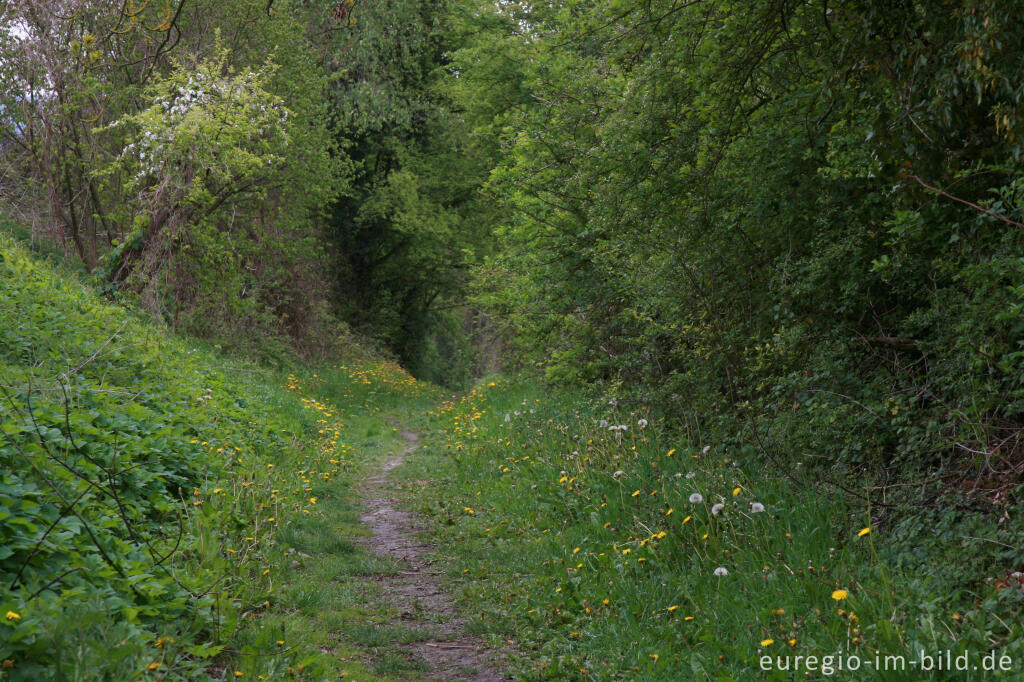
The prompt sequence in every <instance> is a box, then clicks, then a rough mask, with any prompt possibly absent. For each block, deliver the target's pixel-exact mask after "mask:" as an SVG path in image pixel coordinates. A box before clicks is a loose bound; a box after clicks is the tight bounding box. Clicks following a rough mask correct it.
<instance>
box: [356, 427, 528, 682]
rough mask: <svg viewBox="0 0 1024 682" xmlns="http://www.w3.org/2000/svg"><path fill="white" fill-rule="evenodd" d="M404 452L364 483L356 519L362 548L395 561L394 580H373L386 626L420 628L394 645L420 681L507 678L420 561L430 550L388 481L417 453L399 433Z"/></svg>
mask: <svg viewBox="0 0 1024 682" xmlns="http://www.w3.org/2000/svg"><path fill="white" fill-rule="evenodd" d="M402 436H403V438H405V440H406V441H407V443H408V445H407V446H406V448H405V449H404V450H403V451H402V452H400V453H398V454H396V455H393V456H391V457H389V458H387V459H385V460H384V461H383V462H382V463H381V464H380V465H379V467H378V468H377V470H376V471H375V472H374V473H373V474H372V475H371V476H370V477H369V478H367V479H366V480H365V481H364V484H363V493H362V495H363V500H362V505H363V509H364V511H363V512H362V514H361V515H360V520H361V521H362V522H363V523H364V524H365V525H366V526H367V527H369V528H370V530H371V531H372V536H371V537H369V538H367V539H366V540H365V541H364V547H365V548H366V549H367V550H368V551H370V552H372V553H374V554H378V555H381V556H386V557H390V558H392V559H395V560H397V561H399V562H400V565H401V569H402V570H401V571H399V573H398V574H397V575H385V576H381V577H380V578H379V580H380V582H381V587H382V588H383V592H384V595H385V599H386V600H387V602H388V605H389V606H390V607H391V608H393V609H394V610H395V611H396V612H397V613H396V615H395V616H394V619H393V621H392V622H391V623H390V625H392V626H393V627H405V628H409V629H413V628H415V629H417V630H423V629H426V630H427V631H428V632H429V633H430V636H429V638H428V639H420V640H419V641H414V642H409V643H407V644H402V645H400V646H401V648H403V649H404V650H406V651H408V652H409V653H410V654H411V655H413V656H414V657H416V658H417V659H419V660H422V661H423V662H424V663H425V664H426V665H427V666H428V667H429V670H428V672H427V673H426V677H427V678H428V679H432V680H444V681H445V682H449V681H455V680H464V681H465V682H502V681H504V680H508V679H511V678H509V677H506V676H504V675H502V674H501V673H500V672H499V670H500V669H501V668H502V667H504V666H502V665H501V663H502V660H501V659H502V658H503V656H501V655H500V654H496V653H495V652H491V651H488V650H487V649H486V648H485V647H484V645H483V644H482V643H481V642H480V641H479V640H478V639H476V638H474V637H472V636H471V635H469V634H468V633H467V632H466V628H465V622H464V621H463V620H462V619H461V618H460V617H459V615H458V611H457V609H456V607H455V604H454V601H453V599H452V596H451V595H450V594H448V593H447V592H446V591H445V590H444V587H443V585H442V583H441V579H440V577H439V576H440V574H439V572H438V571H437V570H435V569H434V568H433V567H432V566H431V564H430V563H429V562H428V561H427V560H426V559H425V557H426V555H427V554H428V553H429V552H430V551H431V550H432V549H433V548H432V547H431V546H430V545H428V544H425V543H424V542H422V541H421V540H419V539H417V536H418V535H419V531H420V527H419V526H418V524H417V519H416V517H415V516H414V515H413V514H410V513H409V512H407V511H405V510H403V509H401V508H400V507H399V505H398V500H397V498H396V496H395V495H394V494H393V493H395V491H396V490H397V489H400V488H401V485H402V484H401V483H397V482H396V481H394V479H393V478H392V471H393V470H394V469H395V468H397V467H398V466H400V465H401V464H402V463H403V462H404V461H405V459H406V458H407V457H408V456H409V455H410V454H411V453H412V452H413V451H414V450H415V449H416V448H417V444H418V441H419V437H418V436H417V435H416V434H415V433H411V432H408V431H403V432H402Z"/></svg>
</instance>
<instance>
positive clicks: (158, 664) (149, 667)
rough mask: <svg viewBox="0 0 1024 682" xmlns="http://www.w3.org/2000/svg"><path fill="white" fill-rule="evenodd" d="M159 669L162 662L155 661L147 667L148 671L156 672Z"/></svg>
mask: <svg viewBox="0 0 1024 682" xmlns="http://www.w3.org/2000/svg"><path fill="white" fill-rule="evenodd" d="M159 667H160V662H159V661H153V662H152V663H150V664H149V665H147V666H146V670H156V669H157V668H159Z"/></svg>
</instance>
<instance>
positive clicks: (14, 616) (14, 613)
mask: <svg viewBox="0 0 1024 682" xmlns="http://www.w3.org/2000/svg"><path fill="white" fill-rule="evenodd" d="M6 618H7V620H21V614H20V613H18V612H17V611H8V612H7V616H6Z"/></svg>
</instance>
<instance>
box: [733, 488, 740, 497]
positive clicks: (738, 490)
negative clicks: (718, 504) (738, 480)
mask: <svg viewBox="0 0 1024 682" xmlns="http://www.w3.org/2000/svg"><path fill="white" fill-rule="evenodd" d="M739 494H740V488H739V487H736V488H733V489H732V496H733V497H736V496H737V495H739Z"/></svg>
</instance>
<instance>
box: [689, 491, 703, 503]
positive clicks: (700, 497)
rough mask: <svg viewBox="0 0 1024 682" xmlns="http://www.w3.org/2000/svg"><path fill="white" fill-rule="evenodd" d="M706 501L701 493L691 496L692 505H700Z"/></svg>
mask: <svg viewBox="0 0 1024 682" xmlns="http://www.w3.org/2000/svg"><path fill="white" fill-rule="evenodd" d="M703 501H704V496H703V495H701V494H700V493H693V494H692V495H690V504H700V503H701V502H703Z"/></svg>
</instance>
